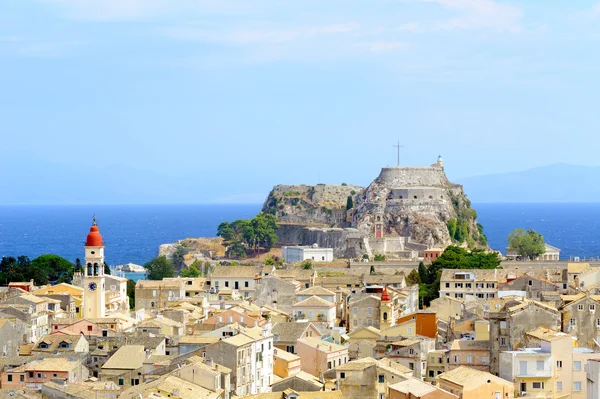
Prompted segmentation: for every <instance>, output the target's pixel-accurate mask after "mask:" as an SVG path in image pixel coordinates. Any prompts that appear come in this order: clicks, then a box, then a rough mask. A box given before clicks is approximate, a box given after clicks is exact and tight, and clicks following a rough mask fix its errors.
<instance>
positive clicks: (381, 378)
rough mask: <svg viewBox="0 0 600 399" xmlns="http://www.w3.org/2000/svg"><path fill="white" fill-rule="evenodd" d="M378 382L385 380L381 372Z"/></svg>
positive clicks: (381, 382)
mask: <svg viewBox="0 0 600 399" xmlns="http://www.w3.org/2000/svg"><path fill="white" fill-rule="evenodd" d="M378 380H379V383H380V384H383V383H384V382H385V376H384V375H383V374H379V379H378Z"/></svg>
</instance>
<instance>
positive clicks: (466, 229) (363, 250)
mask: <svg viewBox="0 0 600 399" xmlns="http://www.w3.org/2000/svg"><path fill="white" fill-rule="evenodd" d="M348 205H352V206H351V207H348ZM263 211H264V212H268V213H272V214H274V215H276V216H277V217H278V219H279V221H280V223H281V227H280V231H279V233H278V235H279V241H280V243H282V244H289V245H311V244H314V243H317V244H319V246H323V247H332V248H334V254H335V256H336V257H340V258H341V257H353V258H354V257H360V256H362V255H363V254H369V256H371V255H373V254H386V255H388V256H396V257H399V258H414V257H417V256H422V252H423V251H424V250H425V249H427V248H433V247H445V246H447V245H450V244H457V245H460V244H468V245H471V246H485V245H487V243H486V241H485V236H484V235H483V234H482V232H481V227H480V226H478V225H477V221H476V214H475V211H474V210H472V209H471V208H470V202H469V200H468V199H467V197H466V195H465V194H464V192H463V189H462V186H460V185H457V184H452V183H451V182H450V181H449V180H448V178H447V177H446V174H445V173H444V166H443V160H442V158H441V157H439V158H438V160H437V162H436V163H435V164H433V165H431V166H425V167H413V166H410V167H408V166H397V167H384V168H382V169H381V172H380V174H379V176H378V177H377V178H376V179H375V180H374V181H373V182H372V183H371V184H370V185H369V186H368V187H366V188H362V187H359V186H349V185H324V184H319V185H316V186H305V185H298V186H276V187H275V188H274V189H273V190H272V191H271V193H270V194H269V196H268V197H267V200H266V201H265V204H264V206H263Z"/></svg>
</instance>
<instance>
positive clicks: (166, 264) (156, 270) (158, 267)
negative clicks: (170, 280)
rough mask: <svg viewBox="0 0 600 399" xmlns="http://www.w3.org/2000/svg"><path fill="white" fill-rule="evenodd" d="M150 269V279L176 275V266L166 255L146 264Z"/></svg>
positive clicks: (147, 268)
mask: <svg viewBox="0 0 600 399" xmlns="http://www.w3.org/2000/svg"><path fill="white" fill-rule="evenodd" d="M144 267H145V268H146V270H148V280H162V279H163V278H165V277H174V276H175V266H173V263H171V261H170V260H168V259H167V257H166V256H164V255H163V256H159V257H158V258H154V259H152V260H151V261H150V262H148V263H146V264H144Z"/></svg>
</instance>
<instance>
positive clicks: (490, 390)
mask: <svg viewBox="0 0 600 399" xmlns="http://www.w3.org/2000/svg"><path fill="white" fill-rule="evenodd" d="M437 385H438V387H440V388H442V389H443V390H445V391H448V392H450V393H451V394H454V395H456V396H458V397H459V398H461V399H481V398H493V399H507V398H513V397H514V394H515V388H514V386H513V384H512V383H510V382H508V381H506V380H503V379H502V378H499V377H496V376H495V375H493V374H490V373H488V372H486V371H481V370H476V369H472V368H470V367H463V366H461V367H458V368H455V369H454V370H450V371H447V372H445V373H442V374H440V375H439V376H438V382H437Z"/></svg>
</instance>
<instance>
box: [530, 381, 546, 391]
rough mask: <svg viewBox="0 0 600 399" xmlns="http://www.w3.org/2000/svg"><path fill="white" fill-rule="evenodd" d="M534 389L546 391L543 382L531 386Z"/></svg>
mask: <svg viewBox="0 0 600 399" xmlns="http://www.w3.org/2000/svg"><path fill="white" fill-rule="evenodd" d="M531 386H532V388H533V389H544V383H543V382H534V383H533V384H531Z"/></svg>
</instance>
